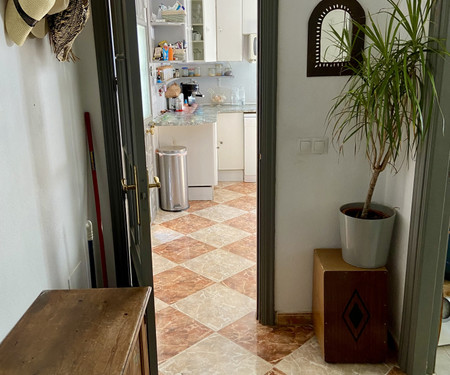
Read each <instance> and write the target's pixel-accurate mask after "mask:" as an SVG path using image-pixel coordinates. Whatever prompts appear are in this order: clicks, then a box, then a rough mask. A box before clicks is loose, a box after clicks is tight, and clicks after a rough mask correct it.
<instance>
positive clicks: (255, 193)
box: [247, 191, 258, 198]
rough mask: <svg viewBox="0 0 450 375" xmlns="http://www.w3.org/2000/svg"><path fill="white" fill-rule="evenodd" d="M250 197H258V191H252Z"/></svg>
mask: <svg viewBox="0 0 450 375" xmlns="http://www.w3.org/2000/svg"><path fill="white" fill-rule="evenodd" d="M247 195H248V196H249V197H254V198H257V197H258V193H257V192H256V191H255V192H254V193H250V194H247Z"/></svg>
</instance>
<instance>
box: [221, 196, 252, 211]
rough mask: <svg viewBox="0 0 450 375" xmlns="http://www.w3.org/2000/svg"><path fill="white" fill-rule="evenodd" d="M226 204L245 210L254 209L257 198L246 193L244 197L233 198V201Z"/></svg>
mask: <svg viewBox="0 0 450 375" xmlns="http://www.w3.org/2000/svg"><path fill="white" fill-rule="evenodd" d="M224 204H225V205H227V206H231V207H234V208H239V209H241V210H245V211H252V210H254V209H256V206H257V202H256V198H255V197H250V196H248V195H244V196H243V197H240V198H237V199H233V200H231V201H228V202H225V203H224Z"/></svg>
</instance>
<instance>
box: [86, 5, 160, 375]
mask: <svg viewBox="0 0 450 375" xmlns="http://www.w3.org/2000/svg"><path fill="white" fill-rule="evenodd" d="M92 13H93V22H94V33H95V43H96V54H97V63H98V71H99V86H100V94H101V102H102V116H103V128H104V133H105V147H106V148H107V154H109V155H110V156H111V155H113V156H114V157H109V158H108V160H107V164H108V182H109V185H110V200H111V201H110V203H111V213H112V216H113V221H114V220H115V221H116V222H113V227H114V228H116V229H117V228H123V230H120V231H121V232H123V234H122V235H120V234H116V233H115V237H114V253H115V266H116V278H117V285H118V286H151V287H153V269H152V250H151V235H150V205H149V196H150V194H149V188H150V186H149V178H148V173H147V168H146V157H145V156H146V155H145V143H144V136H145V134H144V115H143V105H142V98H141V95H142V92H141V82H140V67H139V53H138V37H137V22H136V6H135V2H134V1H129V0H102V1H98V2H97V1H96V2H93V4H92ZM152 177H153V176H152ZM153 185H155V184H153ZM115 231H116V230H115ZM147 337H148V343H149V360H150V373H151V374H152V375H153V374H154V375H156V374H157V373H158V365H157V364H158V362H157V355H156V353H157V352H156V331H155V306H154V293H153V292H152V294H151V298H150V302H149V305H148V310H147Z"/></svg>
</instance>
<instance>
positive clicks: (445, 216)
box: [399, 0, 450, 375]
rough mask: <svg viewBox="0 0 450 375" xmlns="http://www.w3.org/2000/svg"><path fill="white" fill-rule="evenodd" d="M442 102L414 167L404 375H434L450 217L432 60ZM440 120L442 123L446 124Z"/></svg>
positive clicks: (441, 8) (438, 10)
mask: <svg viewBox="0 0 450 375" xmlns="http://www.w3.org/2000/svg"><path fill="white" fill-rule="evenodd" d="M449 14H450V2H448V1H443V0H439V1H438V2H437V4H436V6H435V9H434V12H433V17H432V19H433V20H434V22H432V24H431V28H430V34H431V35H433V36H435V37H437V38H441V39H444V40H445V39H447V40H446V44H447V49H450V25H449ZM431 63H432V64H433V66H434V67H435V76H436V82H437V90H438V93H439V95H440V101H441V103H442V107H441V110H440V109H439V108H438V105H435V106H434V108H433V109H432V116H433V123H432V127H431V129H430V132H429V136H428V139H427V142H426V143H425V144H424V145H423V147H422V148H421V150H419V154H418V157H417V162H416V171H415V181H414V193H413V206H412V212H411V225H410V237H409V249H408V263H407V270H406V284H405V296H404V305H403V320H402V330H401V337H400V348H399V349H400V351H399V364H400V366H401V368H402V370H404V371H406V372H407V373H408V374H409V375H424V374H433V372H434V366H435V361H436V348H437V343H438V338H439V328H440V327H439V324H440V313H441V304H442V285H443V280H444V268H445V257H446V252H447V244H448V229H449V216H450V191H449V190H450V189H448V180H449V153H450V129H449V122H448V121H449V119H450V106H449V105H448V103H450V60H449V58H446V59H445V60H444V59H442V58H438V59H435V60H434V61H431ZM443 118H445V119H447V123H446V124H445V123H444V121H443Z"/></svg>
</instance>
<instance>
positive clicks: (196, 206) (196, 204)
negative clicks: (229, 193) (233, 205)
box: [187, 201, 218, 213]
mask: <svg viewBox="0 0 450 375" xmlns="http://www.w3.org/2000/svg"><path fill="white" fill-rule="evenodd" d="M217 204H218V203H216V202H214V201H189V206H190V207H189V208H188V210H187V212H188V213H193V212H195V211H199V210H203V209H204V208H208V207H212V206H215V205H217Z"/></svg>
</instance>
